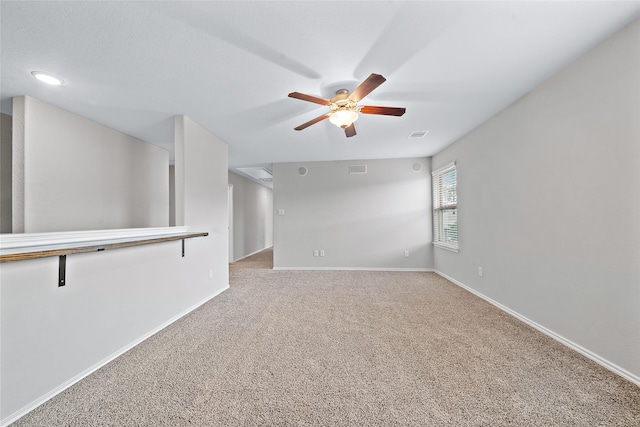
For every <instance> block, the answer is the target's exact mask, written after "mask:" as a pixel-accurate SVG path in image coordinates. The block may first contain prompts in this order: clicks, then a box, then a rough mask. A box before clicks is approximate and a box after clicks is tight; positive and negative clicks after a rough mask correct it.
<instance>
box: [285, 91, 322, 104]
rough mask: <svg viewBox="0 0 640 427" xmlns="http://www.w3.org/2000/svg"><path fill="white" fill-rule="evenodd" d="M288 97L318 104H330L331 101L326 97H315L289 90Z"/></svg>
mask: <svg viewBox="0 0 640 427" xmlns="http://www.w3.org/2000/svg"><path fill="white" fill-rule="evenodd" d="M289 98H296V99H301V100H303V101H309V102H314V103H316V104H320V105H331V102H330V101H327V100H326V99H322V98H317V97H315V96H311V95H305V94H304V93H300V92H291V93H290V94H289Z"/></svg>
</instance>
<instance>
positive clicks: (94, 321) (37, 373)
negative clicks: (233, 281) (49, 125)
mask: <svg viewBox="0 0 640 427" xmlns="http://www.w3.org/2000/svg"><path fill="white" fill-rule="evenodd" d="M176 147H180V148H179V151H180V153H181V157H179V158H178V157H177V158H176V173H177V175H180V176H182V177H183V178H184V179H182V180H181V181H180V187H179V193H180V197H179V199H180V200H181V205H180V211H181V212H182V213H183V215H182V219H183V220H184V221H185V223H186V225H188V226H189V227H190V228H189V229H190V231H206V232H208V233H209V236H207V237H199V238H194V239H188V240H186V241H185V244H186V245H185V246H186V256H185V257H184V258H183V257H182V256H181V242H180V241H175V242H166V243H159V244H153V245H146V246H138V247H131V248H122V249H115V250H107V251H103V252H99V253H85V254H75V255H69V256H68V257H67V278H66V279H67V280H66V283H67V284H66V286H65V287H62V288H58V286H57V275H58V258H57V257H51V258H42V259H36V260H29V261H18V262H9V263H3V264H1V266H2V268H1V269H0V280H1V282H2V286H1V287H0V304H1V305H0V327H1V330H0V333H1V335H0V336H1V337H2V341H1V343H0V361H1V366H0V393H1V396H2V399H1V400H2V401H1V404H0V419H1V420H2V421H1V423H2V424H5V423H7V422H9V421H10V420H12V419H15V417H17V416H19V415H22V414H24V413H25V411H28V410H30V409H32V408H33V407H34V406H35V405H37V404H39V403H42V402H43V401H45V400H46V399H47V398H49V397H51V396H52V395H54V394H56V393H57V392H59V391H60V390H62V389H64V388H65V387H66V386H68V385H70V384H72V383H73V382H75V381H76V380H78V379H80V378H82V377H83V376H84V375H85V374H88V373H90V372H92V371H93V370H94V369H96V368H98V367H99V366H101V365H102V364H104V363H105V362H108V361H109V360H111V358H113V357H115V356H117V355H119V354H121V352H122V351H124V350H126V349H128V348H130V347H131V346H132V345H135V344H136V343H137V342H139V341H140V340H142V339H144V338H145V337H147V336H148V335H149V334H152V333H154V332H155V331H157V330H159V329H160V328H162V327H164V326H166V325H167V324H168V323H170V322H172V321H173V320H175V319H176V318H178V317H180V316H182V315H184V314H186V313H188V312H189V311H191V310H192V309H194V308H195V307H197V306H198V305H200V304H202V303H203V302H205V301H207V300H208V299H210V298H212V297H213V296H215V295H217V294H218V293H220V292H222V291H223V290H225V289H226V288H228V284H229V281H228V265H227V262H228V253H227V238H226V236H227V205H226V200H227V199H226V198H227V168H228V167H227V146H226V144H225V143H223V142H222V141H220V140H219V139H218V138H216V137H215V136H213V135H211V134H209V133H208V132H206V131H205V130H204V129H202V128H200V127H199V126H198V125H196V124H195V123H193V122H192V121H191V120H189V119H187V118H184V117H178V118H176ZM74 158H75V160H76V161H77V162H81V161H82V159H83V157H82V153H81V152H80V153H78V154H77V155H76V156H74ZM26 166H27V167H28V164H27V165H26ZM165 170H167V167H166V165H165ZM165 182H166V181H165ZM116 202H117V201H116ZM122 202H123V203H127V201H126V200H123V201H122ZM164 211H165V212H167V209H166V206H165V207H164ZM61 234H64V233H61ZM25 236H28V235H25Z"/></svg>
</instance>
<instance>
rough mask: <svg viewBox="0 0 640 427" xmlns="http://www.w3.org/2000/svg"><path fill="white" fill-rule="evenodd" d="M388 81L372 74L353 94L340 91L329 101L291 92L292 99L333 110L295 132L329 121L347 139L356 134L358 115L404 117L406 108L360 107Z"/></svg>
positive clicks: (304, 124)
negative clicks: (359, 104)
mask: <svg viewBox="0 0 640 427" xmlns="http://www.w3.org/2000/svg"><path fill="white" fill-rule="evenodd" d="M386 80H387V79H385V78H384V77H382V76H381V75H380V74H371V75H370V76H369V77H367V79H366V80H365V81H363V82H362V83H360V85H359V86H358V87H357V88H356V89H355V90H354V91H353V92H351V93H349V91H348V90H347V89H340V90H338V91H337V92H336V96H334V97H333V98H331V100H329V101H327V100H326V99H322V98H317V97H315V96H311V95H305V94H304V93H299V92H291V93H290V94H289V97H290V98H296V99H301V100H303V101H309V102H313V103H316V104H320V105H326V106H327V107H329V108H330V109H331V111H330V112H328V113H326V114H323V115H321V116H320V117H316V118H315V119H313V120H309V121H308V122H306V123H303V124H301V125H300V126H298V127H296V128H294V129H295V130H302V129H306V128H308V127H309V126H311V125H314V124H316V123H318V122H321V121H323V120H324V119H329V121H330V122H331V123H333V124H334V125H336V126H338V127H340V128H342V129H344V133H345V134H346V135H347V138H349V137H351V136H354V135H355V134H356V127H355V125H354V124H353V122H355V121H356V120H358V113H362V114H379V115H383V116H402V115H403V114H404V112H405V110H406V109H405V108H395V107H374V106H368V105H362V106H358V102H359V101H360V100H361V99H362V98H364V97H365V96H367V95H369V94H370V93H371V92H372V91H373V90H374V89H375V88H377V87H378V86H380V85H381V84H382V83H384V82H385V81H386Z"/></svg>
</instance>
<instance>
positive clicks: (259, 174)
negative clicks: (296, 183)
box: [236, 167, 273, 182]
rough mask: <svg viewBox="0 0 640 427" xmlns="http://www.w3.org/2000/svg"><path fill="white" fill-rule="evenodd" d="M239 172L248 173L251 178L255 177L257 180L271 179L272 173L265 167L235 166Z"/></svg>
mask: <svg viewBox="0 0 640 427" xmlns="http://www.w3.org/2000/svg"><path fill="white" fill-rule="evenodd" d="M236 169H237V170H239V171H240V172H242V173H244V174H245V175H249V176H250V177H251V178H255V179H257V180H260V181H262V180H263V179H272V178H273V174H272V173H271V171H270V170H269V169H267V168H265V167H251V168H236ZM263 182H271V181H263Z"/></svg>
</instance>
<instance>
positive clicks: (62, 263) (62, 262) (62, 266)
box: [58, 255, 67, 287]
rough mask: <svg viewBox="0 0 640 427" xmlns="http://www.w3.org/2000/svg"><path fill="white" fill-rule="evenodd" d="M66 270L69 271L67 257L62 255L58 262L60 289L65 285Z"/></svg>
mask: <svg viewBox="0 0 640 427" xmlns="http://www.w3.org/2000/svg"><path fill="white" fill-rule="evenodd" d="M66 269H67V256H66V255H60V259H59V261H58V287H60V286H64V285H65V280H66V277H65V276H66Z"/></svg>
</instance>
